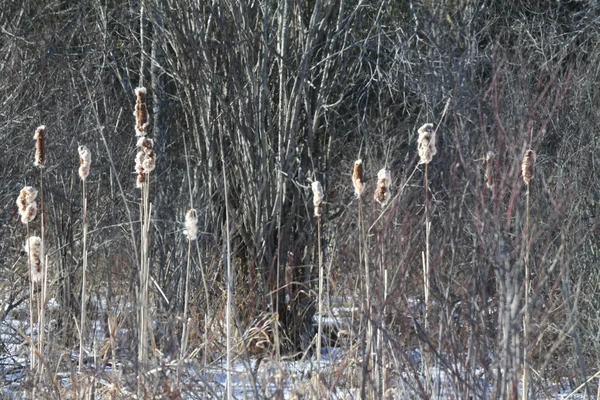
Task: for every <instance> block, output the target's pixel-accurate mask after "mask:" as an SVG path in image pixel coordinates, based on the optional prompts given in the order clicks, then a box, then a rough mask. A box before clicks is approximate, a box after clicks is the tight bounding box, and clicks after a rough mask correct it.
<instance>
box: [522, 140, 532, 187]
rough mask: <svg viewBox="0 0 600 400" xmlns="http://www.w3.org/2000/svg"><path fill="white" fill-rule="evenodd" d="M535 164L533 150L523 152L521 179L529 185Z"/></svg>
mask: <svg viewBox="0 0 600 400" xmlns="http://www.w3.org/2000/svg"><path fill="white" fill-rule="evenodd" d="M534 166H535V152H534V151H533V150H531V149H529V150H527V151H526V152H525V155H524V156H523V163H522V164H521V171H522V173H523V180H524V181H525V184H526V185H529V181H531V180H532V179H533V167H534Z"/></svg>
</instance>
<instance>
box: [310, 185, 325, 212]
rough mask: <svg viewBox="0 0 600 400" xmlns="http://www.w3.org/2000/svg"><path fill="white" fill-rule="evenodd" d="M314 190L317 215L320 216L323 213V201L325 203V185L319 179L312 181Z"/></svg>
mask: <svg viewBox="0 0 600 400" xmlns="http://www.w3.org/2000/svg"><path fill="white" fill-rule="evenodd" d="M312 191H313V205H314V206H315V217H320V216H321V215H322V214H323V208H322V206H321V203H323V199H324V198H325V195H324V194H323V186H321V183H320V182H319V181H314V182H313V183H312Z"/></svg>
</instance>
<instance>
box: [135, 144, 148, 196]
mask: <svg viewBox="0 0 600 400" xmlns="http://www.w3.org/2000/svg"><path fill="white" fill-rule="evenodd" d="M145 159H146V155H145V154H144V152H143V151H141V150H140V151H138V152H137V154H136V155H135V172H136V173H137V182H136V186H137V188H138V189H141V188H142V187H143V186H144V183H145V182H146V177H145V176H144V160H145Z"/></svg>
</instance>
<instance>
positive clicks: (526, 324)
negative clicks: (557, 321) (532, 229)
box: [523, 183, 531, 400]
mask: <svg viewBox="0 0 600 400" xmlns="http://www.w3.org/2000/svg"><path fill="white" fill-rule="evenodd" d="M524 240H525V315H524V316H523V400H527V398H528V394H529V393H528V392H529V360H528V359H527V346H528V344H529V332H528V327H529V288H530V285H531V282H530V281H529V183H527V193H526V199H525V234H524Z"/></svg>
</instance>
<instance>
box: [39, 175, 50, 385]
mask: <svg viewBox="0 0 600 400" xmlns="http://www.w3.org/2000/svg"><path fill="white" fill-rule="evenodd" d="M40 221H41V228H40V230H41V234H40V236H41V239H42V241H41V242H42V243H41V250H40V258H41V264H42V290H41V294H40V298H39V301H38V353H39V354H38V357H39V358H40V362H39V364H38V372H39V374H40V377H41V376H42V373H43V372H44V363H43V359H44V324H45V323H44V318H45V315H44V314H45V312H44V309H45V304H46V288H47V277H48V276H47V275H48V266H47V262H46V261H47V260H46V256H45V250H44V248H45V243H44V234H45V223H44V168H43V167H42V166H40Z"/></svg>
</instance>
